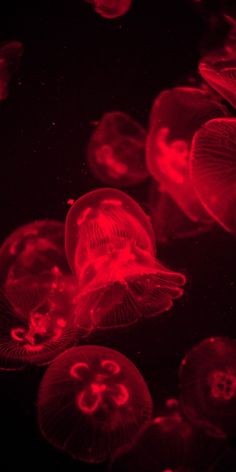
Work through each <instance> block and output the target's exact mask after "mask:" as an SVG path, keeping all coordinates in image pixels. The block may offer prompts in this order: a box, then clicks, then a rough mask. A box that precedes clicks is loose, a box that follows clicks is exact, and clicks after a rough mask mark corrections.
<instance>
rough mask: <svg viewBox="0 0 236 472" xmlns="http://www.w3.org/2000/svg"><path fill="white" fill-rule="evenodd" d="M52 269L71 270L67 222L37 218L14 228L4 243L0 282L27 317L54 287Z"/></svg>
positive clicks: (13, 303) (0, 264)
mask: <svg viewBox="0 0 236 472" xmlns="http://www.w3.org/2000/svg"><path fill="white" fill-rule="evenodd" d="M50 273H51V275H52V276H53V274H54V275H55V276H57V273H60V274H69V267H68V264H67V260H66V256H65V249H64V223H61V222H60V221H54V220H39V221H34V222H32V223H29V224H26V225H24V226H21V227H20V228H17V229H16V230H15V231H13V233H11V234H10V236H8V237H7V239H6V240H5V241H4V242H3V244H2V246H1V247H0V285H1V286H2V287H3V290H4V292H5V295H6V296H7V297H8V300H9V301H10V303H11V304H12V306H13V307H14V309H15V310H16V311H17V312H18V314H20V313H21V315H22V316H23V317H24V316H26V317H27V316H28V313H29V311H30V310H32V309H33V308H34V307H35V306H37V305H38V304H39V303H40V302H41V301H42V298H43V297H44V295H45V294H46V292H47V290H48V289H49V290H50V286H49V287H48V280H49V279H48V275H49V274H50ZM43 274H45V278H44V277H43Z"/></svg>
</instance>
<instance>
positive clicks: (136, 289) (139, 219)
mask: <svg viewBox="0 0 236 472" xmlns="http://www.w3.org/2000/svg"><path fill="white" fill-rule="evenodd" d="M65 243H66V254H67V258H68V262H69V264H70V266H71V268H72V271H73V272H74V273H75V275H76V277H77V281H78V297H77V300H76V301H75V303H76V305H77V322H78V326H79V327H80V328H84V329H87V330H91V329H93V328H95V327H96V328H98V327H100V328H110V327H117V326H124V325H128V324H132V323H134V322H136V321H138V319H140V318H142V317H143V318H145V317H151V316H157V315H159V314H161V313H163V312H164V311H167V310H169V309H170V308H171V306H172V304H173V301H172V300H173V299H174V298H178V297H180V296H181V295H182V294H183V290H182V288H181V286H182V285H183V284H184V283H185V281H186V279H185V276H184V275H182V274H181V273H178V272H173V271H171V270H169V269H167V268H165V267H164V266H162V265H161V264H160V262H159V261H158V260H157V259H156V258H155V241H154V234H153V230H152V226H151V224H150V221H149V219H148V217H147V216H146V214H145V213H144V211H143V210H142V209H141V207H140V206H139V205H138V204H137V203H136V202H135V201H134V200H133V199H132V198H131V197H129V196H128V195H127V194H125V193H124V192H121V191H120V190H115V189H109V188H106V189H105V188H104V189H99V190H95V191H93V192H90V193H88V194H86V195H84V196H83V197H81V198H79V199H78V200H77V202H76V203H75V204H74V205H73V206H72V207H71V209H70V211H69V213H68V215H67V219H66V237H65Z"/></svg>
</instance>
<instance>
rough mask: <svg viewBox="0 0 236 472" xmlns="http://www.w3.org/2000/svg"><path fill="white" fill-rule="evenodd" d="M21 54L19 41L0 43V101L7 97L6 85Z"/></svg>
mask: <svg viewBox="0 0 236 472" xmlns="http://www.w3.org/2000/svg"><path fill="white" fill-rule="evenodd" d="M22 54H23V45H22V43H21V42H20V41H7V42H3V43H1V44H0V101H1V100H5V99H6V98H7V97H8V85H9V81H10V79H11V76H12V75H13V74H14V73H15V72H16V70H17V68H18V66H19V62H20V58H21V56H22Z"/></svg>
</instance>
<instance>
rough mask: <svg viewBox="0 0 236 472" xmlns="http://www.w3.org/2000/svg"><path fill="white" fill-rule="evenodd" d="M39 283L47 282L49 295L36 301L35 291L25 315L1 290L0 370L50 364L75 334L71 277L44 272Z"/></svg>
mask: <svg viewBox="0 0 236 472" xmlns="http://www.w3.org/2000/svg"><path fill="white" fill-rule="evenodd" d="M24 283H25V281H24ZM26 283H27V282H26ZM38 284H39V286H41V285H43V284H45V285H46V286H47V292H46V295H45V294H44V296H43V297H42V298H41V299H40V297H38V303H36V297H34V294H33V295H32V297H33V300H34V302H31V309H30V310H28V312H25V313H24V317H23V316H22V314H21V312H20V313H19V312H18V311H16V309H15V307H14V306H13V305H12V304H11V303H10V301H9V299H8V297H7V296H6V294H5V293H4V292H3V291H1V292H0V370H16V369H20V368H23V367H25V366H26V364H36V365H43V364H47V363H49V362H51V361H52V359H54V357H56V355H58V354H59V353H60V352H62V351H63V350H64V349H65V348H66V347H67V346H68V345H69V344H71V343H72V342H74V340H75V338H76V334H77V329H76V328H75V326H74V315H73V305H72V303H71V300H73V297H74V283H73V279H72V277H70V276H67V277H65V276H62V275H61V274H59V273H58V274H57V276H56V277H55V273H53V272H52V273H48V274H45V273H44V274H43V275H42V276H38ZM31 288H32V287H31ZM35 289H36V290H37V287H35Z"/></svg>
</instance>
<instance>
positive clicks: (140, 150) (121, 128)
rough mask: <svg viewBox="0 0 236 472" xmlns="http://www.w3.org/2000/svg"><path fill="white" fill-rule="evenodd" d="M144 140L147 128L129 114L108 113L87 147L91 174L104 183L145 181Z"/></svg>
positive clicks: (115, 184) (103, 117)
mask: <svg viewBox="0 0 236 472" xmlns="http://www.w3.org/2000/svg"><path fill="white" fill-rule="evenodd" d="M145 139H146V132H145V130H144V129H143V128H142V126H140V125H139V124H138V123H137V122H136V121H135V120H134V119H133V118H131V117H130V116H129V115H127V114H126V113H123V112H119V111H114V112H110V113H105V114H104V115H103V116H102V118H101V120H100V121H99V123H98V125H97V127H96V129H95V131H94V133H93V135H92V137H91V139H90V143H89V146H88V151H87V160H88V164H89V167H90V169H91V171H92V173H93V174H94V175H95V177H96V178H98V180H100V181H101V182H103V183H104V184H106V185H114V186H116V187H128V186H131V185H135V184H138V183H140V182H142V181H143V180H145V179H146V178H147V177H148V172H147V169H146V163H145Z"/></svg>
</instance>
